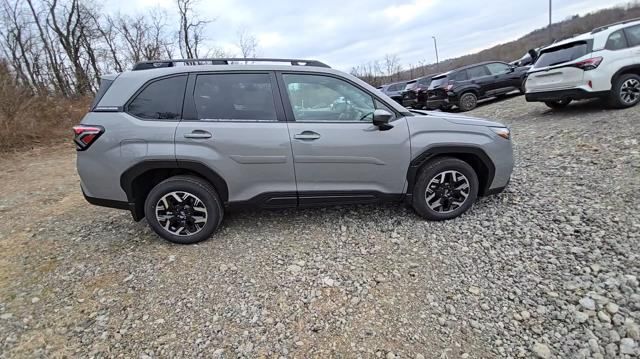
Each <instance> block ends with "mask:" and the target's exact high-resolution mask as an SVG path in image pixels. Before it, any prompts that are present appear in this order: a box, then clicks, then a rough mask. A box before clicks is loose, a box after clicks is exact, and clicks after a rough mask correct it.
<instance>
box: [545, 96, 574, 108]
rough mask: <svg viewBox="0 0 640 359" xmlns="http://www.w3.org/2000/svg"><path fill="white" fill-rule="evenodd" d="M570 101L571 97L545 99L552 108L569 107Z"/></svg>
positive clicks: (546, 103)
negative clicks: (553, 99)
mask: <svg viewBox="0 0 640 359" xmlns="http://www.w3.org/2000/svg"><path fill="white" fill-rule="evenodd" d="M570 103H571V99H570V98H567V99H564V100H557V101H545V103H544V104H545V105H547V106H548V107H549V108H552V109H560V108H565V107H567V106H568V105H569V104H570Z"/></svg>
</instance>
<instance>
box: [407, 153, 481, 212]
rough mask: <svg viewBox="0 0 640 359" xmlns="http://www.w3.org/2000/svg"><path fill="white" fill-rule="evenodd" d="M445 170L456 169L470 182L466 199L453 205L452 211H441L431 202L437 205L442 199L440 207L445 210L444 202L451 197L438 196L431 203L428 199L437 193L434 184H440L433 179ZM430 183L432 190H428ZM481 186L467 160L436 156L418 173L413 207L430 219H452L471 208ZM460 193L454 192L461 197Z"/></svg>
mask: <svg viewBox="0 0 640 359" xmlns="http://www.w3.org/2000/svg"><path fill="white" fill-rule="evenodd" d="M445 171H456V172H458V173H459V174H462V175H464V177H465V178H466V181H467V184H468V193H467V196H466V198H465V199H464V201H463V202H461V204H460V205H459V207H457V208H453V206H451V207H450V209H451V210H450V211H446V212H440V211H438V210H435V209H433V208H432V207H430V203H431V205H432V206H433V205H435V203H437V202H438V201H440V204H441V206H440V208H442V209H443V210H445V209H446V208H445V207H446V206H444V205H443V203H446V202H449V201H451V199H446V198H445V199H444V200H443V199H442V198H440V199H439V200H438V198H437V197H436V198H435V199H436V200H435V201H434V200H433V199H432V200H431V201H429V203H428V201H427V199H428V197H431V195H432V194H434V193H435V189H434V187H433V186H434V185H435V186H438V185H440V184H438V183H433V182H432V180H433V181H436V177H440V176H442V173H443V172H445ZM446 178H447V177H445V180H446ZM448 178H451V177H448ZM430 183H431V187H432V188H431V189H430V192H427V186H429V184H430ZM457 183H460V182H457ZM448 184H450V183H445V185H448ZM479 186H480V185H479V182H478V175H477V174H476V172H475V171H474V170H473V168H472V167H471V166H470V165H469V164H468V163H466V162H465V161H462V160H460V159H457V158H453V157H440V158H436V159H433V160H432V161H430V162H428V163H427V164H425V165H424V166H423V167H422V169H421V170H420V173H419V174H418V179H417V181H416V184H415V186H414V187H413V208H414V209H415V211H416V212H417V213H418V214H419V215H420V216H422V217H423V218H425V219H428V220H433V221H443V220H447V219H452V218H455V217H458V216H459V215H461V214H462V213H464V212H466V211H467V210H468V209H469V208H471V206H472V205H473V203H474V202H475V200H476V198H477V197H478V189H479ZM454 188H455V185H453V186H452V187H450V191H449V192H450V193H451V192H455V191H453V190H451V189H454ZM438 190H440V189H438ZM431 191H433V192H431ZM460 195H461V194H457V195H456V194H455V193H454V195H453V196H454V197H458V198H461V197H460ZM443 201H444V202H443Z"/></svg>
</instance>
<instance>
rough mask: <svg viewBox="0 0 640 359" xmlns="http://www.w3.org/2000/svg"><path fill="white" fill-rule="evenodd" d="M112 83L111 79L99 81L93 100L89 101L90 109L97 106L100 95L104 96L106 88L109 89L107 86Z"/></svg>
mask: <svg viewBox="0 0 640 359" xmlns="http://www.w3.org/2000/svg"><path fill="white" fill-rule="evenodd" d="M112 83H113V80H106V79H102V80H101V81H100V88H99V89H98V92H97V93H96V97H95V98H94V99H93V102H91V110H93V109H94V108H95V107H96V106H98V102H100V100H101V99H102V96H104V94H105V93H107V90H109V87H111V84H112Z"/></svg>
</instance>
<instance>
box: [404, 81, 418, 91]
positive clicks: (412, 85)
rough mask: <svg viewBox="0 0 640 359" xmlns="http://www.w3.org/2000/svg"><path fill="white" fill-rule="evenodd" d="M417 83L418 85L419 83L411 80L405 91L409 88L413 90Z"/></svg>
mask: <svg viewBox="0 0 640 359" xmlns="http://www.w3.org/2000/svg"><path fill="white" fill-rule="evenodd" d="M417 85H418V84H417V83H416V82H415V81H413V82H409V83H408V84H407V86H406V87H405V88H404V90H405V91H407V90H412V89H414V88H416V86H417Z"/></svg>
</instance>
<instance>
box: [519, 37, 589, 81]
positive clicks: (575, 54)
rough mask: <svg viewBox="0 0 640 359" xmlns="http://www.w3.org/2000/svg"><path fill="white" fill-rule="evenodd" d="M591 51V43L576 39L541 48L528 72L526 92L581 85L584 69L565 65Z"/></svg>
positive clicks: (584, 56)
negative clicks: (538, 55)
mask: <svg viewBox="0 0 640 359" xmlns="http://www.w3.org/2000/svg"><path fill="white" fill-rule="evenodd" d="M590 53H591V43H589V42H587V41H576V42H571V43H568V44H563V45H560V46H555V47H551V48H547V49H544V50H542V52H541V53H540V57H539V58H538V60H537V61H536V63H535V65H534V66H533V68H532V69H531V70H530V72H529V76H528V79H527V92H540V91H555V90H564V89H570V88H575V87H577V86H579V85H582V82H583V77H584V71H583V70H582V69H580V68H577V67H573V66H567V65H570V64H571V63H573V62H575V61H576V60H579V59H581V58H586V56H587V55H588V54H590Z"/></svg>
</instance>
